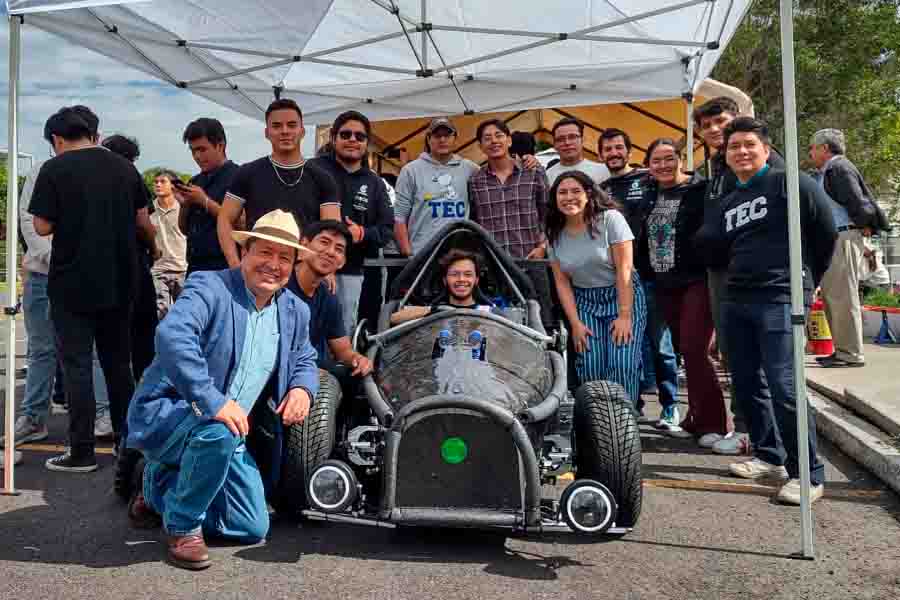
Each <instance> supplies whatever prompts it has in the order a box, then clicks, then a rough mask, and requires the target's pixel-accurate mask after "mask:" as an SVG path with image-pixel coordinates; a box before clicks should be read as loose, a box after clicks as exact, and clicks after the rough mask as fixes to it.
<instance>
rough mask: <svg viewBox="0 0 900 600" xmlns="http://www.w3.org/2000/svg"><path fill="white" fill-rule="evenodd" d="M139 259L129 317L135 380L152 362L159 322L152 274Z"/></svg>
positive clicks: (137, 379)
mask: <svg viewBox="0 0 900 600" xmlns="http://www.w3.org/2000/svg"><path fill="white" fill-rule="evenodd" d="M139 260H141V261H143V262H142V263H141V267H140V270H139V272H138V292H137V297H135V299H134V310H133V312H132V317H131V367H132V372H133V374H134V379H135V381H140V380H141V376H143V374H144V371H145V370H146V369H147V367H149V366H150V363H151V362H153V356H154V355H155V354H156V347H155V345H154V343H155V337H156V326H157V325H158V324H159V316H158V314H157V312H156V287H155V286H154V285H153V274H152V273H151V272H150V265H149V263H148V262H146V261H144V259H143V258H141V259H139ZM147 260H149V259H147Z"/></svg>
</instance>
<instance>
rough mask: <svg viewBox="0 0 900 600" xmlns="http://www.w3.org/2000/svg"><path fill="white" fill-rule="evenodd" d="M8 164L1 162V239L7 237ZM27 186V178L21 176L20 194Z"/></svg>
mask: <svg viewBox="0 0 900 600" xmlns="http://www.w3.org/2000/svg"><path fill="white" fill-rule="evenodd" d="M6 182H7V177H6V164H5V163H3V164H0V240H5V239H6ZM24 186H25V178H24V177H21V176H20V177H19V194H20V195H21V193H22V188H23V187H24Z"/></svg>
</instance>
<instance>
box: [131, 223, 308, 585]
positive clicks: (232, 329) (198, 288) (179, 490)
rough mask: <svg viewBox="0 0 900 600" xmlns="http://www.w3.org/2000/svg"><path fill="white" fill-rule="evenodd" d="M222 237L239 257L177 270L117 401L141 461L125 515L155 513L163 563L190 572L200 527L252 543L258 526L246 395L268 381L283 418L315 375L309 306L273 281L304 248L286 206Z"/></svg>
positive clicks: (300, 403) (252, 399) (258, 493)
mask: <svg viewBox="0 0 900 600" xmlns="http://www.w3.org/2000/svg"><path fill="white" fill-rule="evenodd" d="M232 235H233V237H234V239H235V241H236V242H237V243H239V244H240V245H241V246H242V247H243V249H244V252H243V258H242V259H241V263H240V265H239V267H238V268H235V269H230V270H224V271H201V272H196V273H193V274H192V275H191V276H190V277H189V278H188V280H187V283H186V285H185V288H184V291H182V293H181V295H180V296H179V297H178V301H177V302H176V303H175V304H174V305H172V307H171V309H170V310H169V313H168V315H167V316H166V318H165V319H163V321H162V322H161V323H160V325H159V328H158V329H157V333H156V357H155V358H154V360H153V363H152V364H151V365H150V367H149V368H148V369H147V371H146V373H145V374H144V377H143V379H142V381H141V383H140V386H139V387H138V389H137V391H136V392H135V395H134V399H133V400H132V402H131V406H130V409H129V411H128V446H129V447H131V448H135V449H137V450H140V451H141V452H143V454H144V456H145V458H146V461H147V463H146V467H145V469H144V473H143V489H142V490H139V491H138V493H136V494H135V496H134V498H133V499H132V501H131V503H130V504H129V508H128V514H129V517H130V518H131V520H132V523H133V524H134V525H135V526H138V527H151V526H154V525H158V524H159V522H160V515H161V517H162V525H163V527H164V529H165V531H166V533H167V534H168V558H169V561H170V562H171V563H172V564H174V565H176V566H179V567H183V568H187V569H194V570H196V569H204V568H206V567H208V566H209V565H210V560H209V552H208V549H207V546H206V542H205V540H204V537H203V536H204V534H206V535H214V536H217V537H223V538H227V539H230V540H236V541H238V542H245V543H256V542H258V541H259V540H261V539H263V538H264V537H265V535H266V533H267V532H268V529H269V514H268V511H267V509H266V500H265V490H264V485H263V481H262V477H261V475H260V471H259V468H258V467H257V465H256V462H255V461H254V459H253V457H252V456H251V455H250V453H249V452H248V451H247V448H246V445H245V443H244V441H245V437H246V436H247V434H248V433H249V424H248V419H247V415H249V414H250V411H251V410H252V409H253V406H254V404H256V402H257V400H259V399H260V398H264V400H263V401H266V400H267V399H268V396H269V394H264V391H265V390H269V391H270V392H271V391H274V401H275V402H279V401H280V403H279V404H278V406H277V409H276V411H275V412H276V413H277V414H279V415H281V417H282V421H283V422H284V425H286V426H290V425H293V424H295V423H300V422H301V421H303V419H304V418H306V416H307V415H308V414H309V409H310V406H311V404H312V402H313V399H314V398H315V395H316V392H317V391H318V385H319V384H318V381H319V379H318V371H317V368H316V352H315V350H314V349H313V347H312V346H311V345H310V343H309V309H308V308H307V307H306V304H304V303H303V302H302V301H301V300H299V299H298V298H297V297H296V296H295V295H293V294H292V293H290V292H287V291H286V290H283V289H282V288H284V286H285V284H287V281H288V278H289V277H290V274H291V271H292V269H293V266H294V263H295V261H296V258H297V253H298V251H300V250H305V249H304V248H303V247H302V246H301V245H300V243H299V237H300V235H299V230H298V228H297V224H296V222H295V221H294V218H293V216H291V214H290V213H287V212H284V211H281V210H275V211H272V212H270V213H268V214H266V215H264V216H263V217H262V218H260V219H259V220H258V221H257V222H256V224H255V225H254V227H253V231H250V232H234V233H233V234H232ZM273 406H274V403H273ZM277 446H278V447H280V444H277Z"/></svg>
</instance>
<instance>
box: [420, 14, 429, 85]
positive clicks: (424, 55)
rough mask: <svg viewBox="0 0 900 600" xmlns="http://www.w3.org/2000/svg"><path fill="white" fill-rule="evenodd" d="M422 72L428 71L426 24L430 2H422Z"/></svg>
mask: <svg viewBox="0 0 900 600" xmlns="http://www.w3.org/2000/svg"><path fill="white" fill-rule="evenodd" d="M421 16H422V70H423V71H427V70H428V31H427V30H426V29H425V24H426V23H427V22H428V0H422V15H421Z"/></svg>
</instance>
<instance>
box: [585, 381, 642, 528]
mask: <svg viewBox="0 0 900 600" xmlns="http://www.w3.org/2000/svg"><path fill="white" fill-rule="evenodd" d="M573 421H574V423H573V424H574V429H575V436H574V437H575V440H574V441H575V465H576V473H577V478H578V479H594V480H596V481H599V482H600V483H602V484H603V485H605V486H606V487H607V488H609V490H610V491H611V492H612V494H613V496H614V497H615V500H616V504H618V518H617V519H616V525H618V526H620V527H633V526H634V525H635V523H637V520H638V516H639V515H640V513H641V502H642V499H643V491H642V488H641V437H640V431H639V429H638V424H637V421H636V420H635V418H634V414H633V413H632V410H631V402H630V400H629V398H628V394H627V393H626V392H625V389H624V388H623V387H622V386H621V385H619V384H617V383H612V382H609V381H590V382H588V383H585V384H584V385H582V386H581V387H580V388H578V390H577V391H576V392H575V413H574V419H573Z"/></svg>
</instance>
